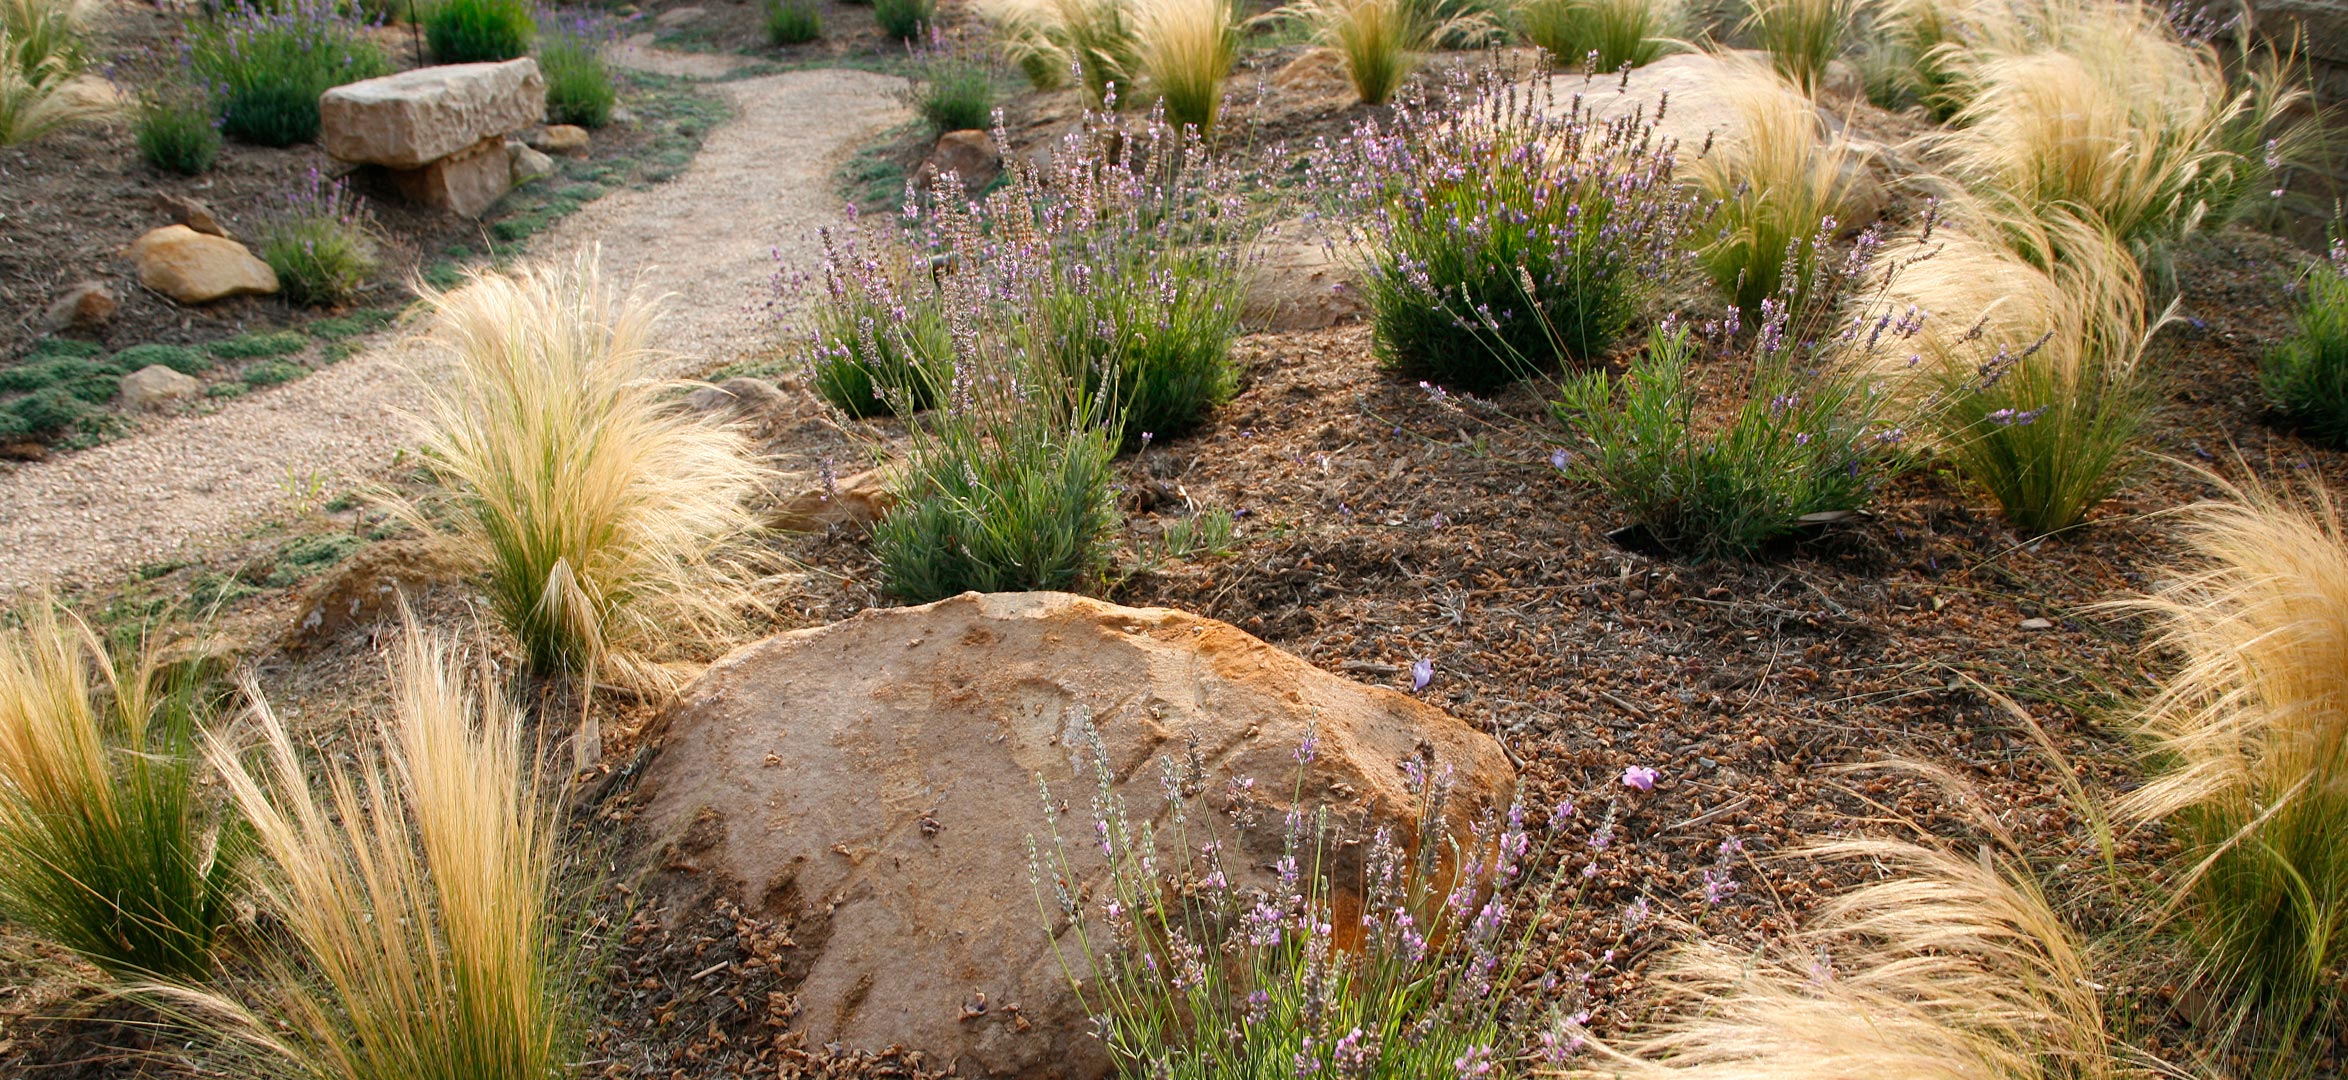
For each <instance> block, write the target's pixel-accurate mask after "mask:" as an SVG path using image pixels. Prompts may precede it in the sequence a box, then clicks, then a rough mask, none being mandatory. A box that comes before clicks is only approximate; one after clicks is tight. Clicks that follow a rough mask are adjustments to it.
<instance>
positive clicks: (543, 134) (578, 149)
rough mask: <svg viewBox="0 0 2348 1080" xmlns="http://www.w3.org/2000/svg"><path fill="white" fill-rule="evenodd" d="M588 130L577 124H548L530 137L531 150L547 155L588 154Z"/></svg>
mask: <svg viewBox="0 0 2348 1080" xmlns="http://www.w3.org/2000/svg"><path fill="white" fill-rule="evenodd" d="M588 142H589V136H588V134H587V129H586V128H583V127H580V126H578V125H577V124H548V125H546V126H545V127H544V128H541V129H539V130H538V131H535V132H532V133H531V135H530V149H532V150H536V151H539V152H541V153H546V154H564V155H569V156H577V155H579V154H584V153H586V152H587V144H588Z"/></svg>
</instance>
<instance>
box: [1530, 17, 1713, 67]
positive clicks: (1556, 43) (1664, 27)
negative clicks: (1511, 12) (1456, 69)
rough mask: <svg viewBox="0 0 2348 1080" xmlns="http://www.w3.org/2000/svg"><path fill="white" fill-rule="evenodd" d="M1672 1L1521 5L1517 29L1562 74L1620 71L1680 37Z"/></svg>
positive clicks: (1639, 63)
mask: <svg viewBox="0 0 2348 1080" xmlns="http://www.w3.org/2000/svg"><path fill="white" fill-rule="evenodd" d="M1679 18H1680V14H1679V10H1678V8H1677V6H1676V3H1675V0H1525V2H1524V3H1521V4H1518V5H1517V9H1516V23H1517V29H1518V31H1519V32H1520V33H1522V34H1523V35H1524V38H1525V40H1526V41H1529V42H1532V43H1533V44H1534V45H1537V46H1539V47H1540V48H1541V49H1542V50H1543V51H1545V52H1547V53H1548V54H1549V56H1550V57H1551V58H1552V59H1554V60H1555V61H1556V62H1557V64H1558V65H1559V66H1561V67H1565V68H1582V67H1588V68H1590V69H1592V70H1594V71H1620V70H1622V69H1623V68H1625V67H1634V68H1635V67H1644V66H1646V65H1647V64H1650V63H1653V62H1654V60H1655V58H1656V57H1658V56H1661V55H1663V50H1664V49H1665V48H1667V47H1669V39H1670V38H1672V37H1673V36H1675V35H1676V34H1678V33H1679Z"/></svg>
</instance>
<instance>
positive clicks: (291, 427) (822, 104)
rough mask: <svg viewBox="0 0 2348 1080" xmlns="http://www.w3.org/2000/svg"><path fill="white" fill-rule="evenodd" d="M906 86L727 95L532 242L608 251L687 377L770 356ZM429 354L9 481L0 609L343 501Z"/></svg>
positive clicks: (412, 350) (2, 524)
mask: <svg viewBox="0 0 2348 1080" xmlns="http://www.w3.org/2000/svg"><path fill="white" fill-rule="evenodd" d="M619 58H620V59H621V61H622V62H623V63H632V64H637V65H639V66H642V67H645V68H648V69H654V70H669V69H678V68H682V67H685V66H692V67H695V68H696V69H697V70H698V69H701V68H710V69H711V70H713V71H714V70H716V68H715V66H714V65H712V63H711V61H713V60H715V59H717V58H682V57H678V56H671V55H666V54H661V53H659V52H657V51H654V50H646V49H642V48H641V47H638V48H636V49H630V50H627V51H625V52H623V53H622V54H621V55H620V57H619ZM899 85H900V83H899V80H897V79H895V78H892V77H890V76H886V75H878V74H873V73H870V72H863V71H849V70H811V71H794V72H786V73H783V74H777V75H765V76H759V77H756V78H747V79H740V80H736V81H731V82H720V83H715V84H713V85H712V89H714V90H715V91H717V92H721V93H724V94H726V95H727V96H728V97H730V98H731V99H732V100H733V104H734V112H735V115H734V118H733V119H732V120H731V121H729V122H727V123H725V124H722V125H720V126H719V127H717V128H716V129H715V130H714V131H712V132H711V133H710V135H709V138H708V140H707V141H706V142H705V143H704V144H703V146H702V149H701V152H700V154H699V155H697V156H696V157H695V158H694V159H693V163H692V165H691V166H690V167H689V168H688V169H687V170H686V171H685V172H684V174H683V175H681V176H679V177H677V178H676V179H675V180H672V181H670V182H668V183H665V184H661V185H657V186H655V187H651V188H648V189H643V190H636V189H630V190H625V191H619V192H614V193H612V194H610V195H607V196H605V197H603V198H601V199H598V200H596V201H595V202H594V203H591V204H589V205H588V206H586V207H585V208H583V209H581V210H580V211H579V212H578V213H576V214H573V215H572V216H571V217H569V218H567V219H565V220H564V221H562V222H561V223H560V224H558V225H557V226H556V227H555V228H553V229H551V230H549V231H548V232H546V233H545V234H542V235H541V236H539V237H538V238H536V239H534V240H533V241H532V242H531V251H532V253H533V254H534V255H537V256H540V257H546V258H564V257H567V256H569V255H570V254H571V253H572V252H574V251H576V250H577V249H578V248H579V247H580V246H582V245H586V244H599V245H601V247H602V252H603V265H604V269H605V272H606V275H607V277H609V278H612V279H615V280H620V281H628V280H630V279H639V280H640V281H641V282H642V284H643V286H644V287H645V288H646V289H647V291H650V292H653V293H655V294H666V295H667V298H668V299H667V303H666V304H665V305H664V310H665V311H666V312H667V316H666V318H665V320H664V322H663V330H662V332H661V334H660V344H661V345H662V346H663V347H664V348H666V349H669V350H671V351H674V352H676V353H678V354H680V355H682V356H684V357H688V358H691V360H692V361H693V364H694V366H695V367H696V368H706V367H708V366H712V365H715V364H719V363H724V362H727V361H729V360H732V359H735V358H738V357H741V356H744V355H747V354H749V353H751V352H754V351H756V350H757V349H758V348H759V347H760V346H761V345H762V344H766V343H769V342H771V341H772V340H773V335H774V333H775V330H774V328H773V327H772V325H771V323H770V321H769V317H768V316H767V314H766V313H765V311H764V308H765V303H766V301H767V299H768V298H769V290H770V289H771V287H772V286H771V282H772V280H773V278H774V272H775V269H776V265H777V261H776V256H777V254H778V253H779V254H780V255H781V257H782V259H783V261H785V262H788V263H791V264H793V265H798V266H812V265H813V263H814V245H815V231H816V229H817V228H818V227H819V226H821V225H823V224H826V223H828V222H830V221H832V220H835V219H836V218H837V217H838V216H839V213H840V210H841V200H840V199H839V198H838V197H837V196H836V195H835V194H834V191H833V186H832V182H831V177H832V171H833V169H834V167H835V166H836V164H837V163H838V161H839V160H840V158H841V155H843V154H846V153H848V152H850V151H851V150H853V149H854V148H855V147H856V146H858V145H859V144H861V143H862V142H863V141H864V140H865V139H867V138H869V137H870V136H871V135H872V134H873V133H874V132H875V131H877V130H879V129H881V128H883V127H885V126H887V125H889V124H892V123H895V122H897V121H898V120H899V119H901V114H902V112H903V108H904V107H903V106H902V105H901V104H899V103H898V101H897V97H896V93H895V91H896V89H897V87H898V86H899ZM431 362H432V359H431V354H430V352H429V350H427V349H425V348H423V347H421V346H419V345H418V344H417V343H416V342H415V341H414V340H412V339H410V338H408V337H406V336H405V335H403V334H402V333H399V332H393V333H391V334H387V335H385V336H383V337H382V338H380V339H378V340H377V341H376V342H375V343H374V344H372V345H371V346H370V347H369V348H368V349H366V350H365V351H363V352H361V353H360V354H359V355H356V356H353V357H351V358H350V359H347V360H344V361H343V362H341V363H339V364H336V365H334V366H332V367H329V368H326V369H324V370H322V371H319V372H317V373H315V374H313V375H310V376H309V377H307V378H304V379H302V380H300V381H298V382H295V383H292V384H290V385H287V386H284V387H281V388H278V389H276V390H273V391H270V392H268V393H264V394H256V395H252V396H250V397H246V398H238V399H235V400H233V401H230V402H229V403H227V404H226V405H225V406H223V407H222V408H221V409H220V410H219V411H217V412H212V413H208V414H204V415H200V416H188V417H182V418H178V419H174V420H170V421H167V422H163V423H158V424H155V425H152V426H151V427H150V428H149V429H148V430H145V431H142V432H140V433H138V434H136V435H132V436H129V437H127V438H124V439H121V440H118V441H116V442H112V443H107V444H105V445H103V446H99V447H95V448H93V449H89V450H85V451H81V452H78V453H72V454H66V455H63V456H61V457H58V458H55V459H52V460H50V461H46V462H40V463H35V464H28V465H23V466H20V467H17V468H14V469H13V470H11V471H9V472H7V473H5V474H0V596H6V595H10V594H18V593H23V592H26V591H28V590H34V589H41V588H45V587H62V586H63V585H65V584H67V583H72V582H103V581H106V580H108V579H111V578H115V577H118V576H119V575H121V574H123V573H125V572H127V571H128V570H130V569H131V568H133V567H135V566H137V565H139V564H142V563H147V562H152V561H155V560H159V559H164V558H169V557H172V556H174V555H177V554H180V553H183V552H188V551H191V550H195V549H199V548H200V547H201V546H202V545H203V544H204V543H206V542H207V541H212V540H217V539H219V538H222V537H226V536H233V535H235V534H236V533H238V532H239V531H241V530H243V529H245V528H248V527H250V526H251V525H252V524H254V523H255V522H258V521H261V520H263V519H265V518H267V517H268V516H269V515H270V514H272V513H273V512H276V511H277V510H278V509H279V508H280V507H281V506H282V505H283V504H284V503H285V501H286V500H287V498H288V494H289V491H291V490H295V489H298V488H302V487H307V486H308V485H310V484H313V483H324V484H325V485H326V487H327V490H334V489H336V488H338V487H341V486H345V485H347V484H348V483H349V482H350V481H352V480H355V479H359V478H364V477H367V476H369V475H371V474H374V473H376V472H377V471H379V470H381V469H382V468H384V467H385V466H386V465H387V464H388V463H389V462H390V461H391V460H392V458H393V456H394V455H395V453H396V452H397V451H398V449H399V448H400V447H401V446H402V445H404V444H405V443H406V442H407V428H406V425H405V423H404V421H403V420H402V418H401V414H402V410H405V409H409V408H412V407H413V406H414V405H415V404H416V403H417V400H418V399H417V392H416V388H417V385H418V382H419V377H420V376H421V375H422V374H423V372H422V371H421V367H422V365H426V364H429V363H431Z"/></svg>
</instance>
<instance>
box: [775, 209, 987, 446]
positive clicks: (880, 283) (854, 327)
mask: <svg viewBox="0 0 2348 1080" xmlns="http://www.w3.org/2000/svg"><path fill="white" fill-rule="evenodd" d="M856 227H857V226H856V223H855V215H854V214H853V212H851V214H850V222H849V226H848V228H849V229H850V230H854V229H856ZM858 238H859V234H858V233H856V232H853V231H850V232H844V233H839V232H834V231H833V230H831V229H828V228H827V229H824V230H823V231H822V239H823V249H824V263H823V279H824V292H825V296H826V299H827V301H828V302H827V303H825V304H823V305H821V306H819V307H818V308H817V309H816V312H815V334H814V340H813V342H812V348H811V355H810V359H809V363H808V367H809V377H810V382H811V384H812V385H813V386H814V387H815V391H816V393H817V394H819V395H821V396H822V397H823V399H824V400H825V401H827V402H830V403H831V405H832V406H833V407H834V408H837V409H839V410H840V411H841V412H844V413H846V414H848V415H849V416H853V417H859V418H861V417H868V416H884V415H901V414H910V413H914V412H918V411H920V410H922V409H926V408H929V407H930V406H931V405H932V404H933V403H934V402H935V401H936V398H937V390H938V388H939V387H940V386H941V385H943V384H944V383H945V382H946V381H948V380H950V379H951V378H952V377H953V362H954V342H953V340H952V337H951V336H950V335H949V334H948V332H947V327H946V318H945V309H944V304H943V299H942V297H941V296H940V295H939V294H938V290H937V288H936V286H935V283H934V282H935V279H933V278H930V277H928V276H927V275H925V274H915V273H912V272H911V271H910V270H909V269H908V267H909V265H910V264H911V263H912V262H913V261H914V256H912V255H910V254H909V253H905V252H901V251H889V252H886V253H883V252H874V251H867V250H865V249H864V248H863V246H862V245H860V244H859V243H858Z"/></svg>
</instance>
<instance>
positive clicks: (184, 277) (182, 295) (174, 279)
mask: <svg viewBox="0 0 2348 1080" xmlns="http://www.w3.org/2000/svg"><path fill="white" fill-rule="evenodd" d="M130 257H131V262H132V263H133V264H135V265H136V266H137V268H138V274H139V284H141V285H144V286H146V287H148V288H150V289H153V290H155V291H156V292H159V293H162V294H163V295H165V296H168V297H170V298H172V299H173V300H177V301H179V302H180V303H182V304H202V303H206V302H209V301H213V300H218V299H220V298H221V297H224V296H244V295H247V294H256V293H257V294H264V295H265V294H268V293H273V292H276V291H277V271H275V270H271V269H270V268H269V264H268V263H265V262H262V261H261V260H260V259H257V258H254V257H253V253H252V252H251V251H249V250H247V249H246V248H245V246H244V245H243V244H240V243H237V242H236V241H234V240H230V239H228V238H227V237H224V236H209V235H206V234H204V233H200V232H197V231H195V230H194V229H191V228H188V227H187V226H185V225H165V226H164V227H162V228H160V229H156V230H154V231H153V232H150V233H148V234H146V235H145V236H141V237H139V238H138V239H137V240H135V241H133V242H132V243H131V245H130Z"/></svg>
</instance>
